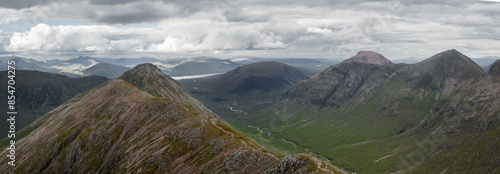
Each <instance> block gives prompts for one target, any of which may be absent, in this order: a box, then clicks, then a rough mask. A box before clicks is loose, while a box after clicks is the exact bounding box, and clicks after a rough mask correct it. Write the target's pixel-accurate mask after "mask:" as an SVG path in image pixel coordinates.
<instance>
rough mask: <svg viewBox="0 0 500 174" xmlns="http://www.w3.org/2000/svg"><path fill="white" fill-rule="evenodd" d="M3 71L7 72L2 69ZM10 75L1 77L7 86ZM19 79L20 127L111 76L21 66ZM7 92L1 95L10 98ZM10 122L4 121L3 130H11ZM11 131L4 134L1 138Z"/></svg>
mask: <svg viewBox="0 0 500 174" xmlns="http://www.w3.org/2000/svg"><path fill="white" fill-rule="evenodd" d="M0 74H7V72H6V71H1V72H0ZM7 80H8V78H7V75H5V76H1V77H0V82H1V84H3V86H7ZM15 80H16V83H15V86H14V87H15V88H16V90H15V91H16V92H15V96H16V107H17V109H16V110H17V111H18V114H19V117H18V119H17V121H16V128H17V130H21V128H24V127H25V126H27V125H29V124H31V123H32V122H33V121H35V120H36V119H37V118H39V117H41V116H42V115H45V114H46V113H48V112H49V111H50V110H52V109H54V108H56V107H57V106H59V105H61V104H62V103H64V102H66V101H67V100H69V99H70V98H72V97H74V96H76V95H78V94H80V93H82V92H85V91H87V90H89V89H92V88H94V87H96V86H98V85H100V84H102V83H104V82H106V81H107V80H108V79H107V78H105V77H101V76H87V77H80V78H69V77H66V76H63V75H56V74H51V73H46V72H39V71H30V70H17V71H16V78H15ZM7 95H8V93H7V92H1V93H0V98H5V99H6V98H7ZM8 111H9V110H8V109H7V107H0V112H2V113H7V112H8ZM8 126H9V125H8V124H0V131H1V132H7V131H8V129H9V128H8ZM5 137H7V134H0V138H5Z"/></svg>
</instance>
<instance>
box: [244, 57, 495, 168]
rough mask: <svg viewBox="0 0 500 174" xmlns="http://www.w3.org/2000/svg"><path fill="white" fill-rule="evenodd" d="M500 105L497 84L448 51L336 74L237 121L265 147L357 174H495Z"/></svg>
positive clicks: (345, 65) (339, 69)
mask: <svg viewBox="0 0 500 174" xmlns="http://www.w3.org/2000/svg"><path fill="white" fill-rule="evenodd" d="M499 99H500V84H499V81H498V78H497V77H495V76H493V75H489V74H486V73H485V72H484V71H483V70H482V69H481V68H480V67H478V66H477V64H475V63H474V62H472V61H471V60H470V58H468V57H467V56H465V55H463V54H462V53H460V52H458V51H457V50H448V51H444V52H441V53H437V54H436V55H434V56H432V57H430V58H428V59H426V60H424V61H422V62H420V63H417V64H389V65H378V64H369V63H361V62H349V61H346V62H342V63H339V64H336V65H332V66H330V67H328V68H327V69H325V70H324V71H322V72H320V73H318V74H317V75H315V76H312V77H310V78H308V79H305V80H303V81H301V82H299V83H298V84H296V85H295V86H294V87H293V88H292V89H290V90H289V91H287V92H286V93H285V94H284V95H283V96H282V98H281V99H280V101H279V102H278V103H276V104H274V105H272V106H270V107H267V108H264V109H262V110H260V111H257V112H255V113H253V114H249V115H248V116H240V117H237V118H238V119H240V120H241V121H242V122H243V123H245V124H248V125H252V126H253V127H258V128H260V130H261V131H262V132H268V133H269V134H268V135H269V136H267V137H266V136H262V135H261V133H253V134H251V135H252V136H255V137H260V138H261V141H259V142H261V143H266V142H272V143H274V144H273V145H279V146H280V147H283V148H288V149H300V148H302V149H305V150H304V151H308V152H313V153H317V154H319V155H321V156H325V157H326V158H327V159H329V160H330V161H331V162H334V163H335V164H336V165H339V166H341V167H342V168H344V169H346V170H349V171H354V172H360V173H362V172H363V173H388V172H393V173H447V172H448V173H455V172H461V171H469V172H471V173H491V172H494V171H496V170H498V169H497V168H498V166H499V165H498V164H500V161H499V160H498V158H496V157H495V156H498V155H499V154H498V153H499V152H500V151H499V150H498V149H499V148H500V146H498V145H497V144H498V142H499V139H498V138H497V137H499V136H500V129H499V128H500V124H498V123H500V121H499V119H500V118H498V116H499V114H500V109H498V108H500V106H499V104H500V101H499ZM250 133H251V132H250V131H249V134H250ZM275 139H281V140H287V141H289V142H293V143H294V145H293V146H289V145H288V146H287V145H283V144H279V143H275V141H274V142H273V140H275ZM299 147H300V148H299ZM339 154H343V155H347V156H349V157H345V156H343V155H339ZM470 161H476V162H475V163H471V162H470Z"/></svg>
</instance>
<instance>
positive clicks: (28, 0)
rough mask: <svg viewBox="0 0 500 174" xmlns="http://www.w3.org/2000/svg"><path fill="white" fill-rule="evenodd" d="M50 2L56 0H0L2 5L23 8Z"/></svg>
mask: <svg viewBox="0 0 500 174" xmlns="http://www.w3.org/2000/svg"><path fill="white" fill-rule="evenodd" d="M49 2H54V0H15V1H13V0H0V7H4V8H12V9H23V8H30V7H33V6H37V5H46V4H48V3H49Z"/></svg>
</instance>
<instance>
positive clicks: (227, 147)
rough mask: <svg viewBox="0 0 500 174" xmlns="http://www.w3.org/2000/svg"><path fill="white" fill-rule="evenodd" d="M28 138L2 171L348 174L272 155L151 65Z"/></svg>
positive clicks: (310, 160) (66, 109)
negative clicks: (11, 163)
mask: <svg viewBox="0 0 500 174" xmlns="http://www.w3.org/2000/svg"><path fill="white" fill-rule="evenodd" d="M23 131H24V132H25V133H26V134H28V133H29V134H28V135H27V136H25V137H22V138H21V139H20V140H18V141H17V144H16V145H17V147H18V148H17V151H16V154H22V155H19V156H17V157H16V164H17V165H16V166H15V167H11V166H9V165H1V166H0V170H1V171H7V170H8V171H11V172H13V173H79V172H81V173H343V171H341V170H339V169H337V168H336V167H334V166H332V165H331V164H329V163H326V162H322V161H320V160H318V159H316V158H314V157H311V156H310V155H306V154H298V155H289V156H284V155H279V154H275V153H271V152H269V151H268V150H266V149H264V148H263V147H261V146H260V145H259V144H256V143H255V142H253V141H252V140H250V139H248V138H247V137H245V136H244V135H243V134H241V133H240V132H238V131H236V130H234V129H233V128H231V127H230V126H228V125H226V123H225V122H224V121H222V120H220V119H219V118H218V117H217V116H216V115H214V114H213V113H212V112H211V111H210V110H208V109H206V108H205V107H204V106H203V105H201V104H200V103H199V102H198V101H196V100H195V99H194V98H192V97H191V96H189V94H188V93H187V92H185V91H184V90H183V89H182V88H181V87H180V86H178V85H177V82H176V81H175V80H173V79H171V78H170V77H168V76H166V75H165V74H163V73H162V72H161V70H160V69H158V68H157V67H156V66H154V65H152V64H142V65H138V66H136V67H134V68H133V69H131V70H129V71H127V72H125V73H124V74H123V75H122V76H121V77H120V78H118V79H114V80H111V81H109V82H107V83H105V84H104V85H101V86H99V87H97V88H94V89H92V90H91V91H88V92H85V93H82V94H80V95H78V96H77V97H75V98H72V99H71V100H69V101H67V102H66V103H64V104H62V105H61V106H59V107H58V108H56V109H54V110H52V111H51V112H50V113H49V114H47V115H44V116H43V117H42V118H40V119H38V120H37V121H36V122H34V123H33V124H31V125H30V128H29V129H24V130H23ZM6 153H8V151H2V152H1V154H0V155H2V156H6ZM7 160H8V158H2V160H0V161H1V162H2V163H4V164H6V163H7Z"/></svg>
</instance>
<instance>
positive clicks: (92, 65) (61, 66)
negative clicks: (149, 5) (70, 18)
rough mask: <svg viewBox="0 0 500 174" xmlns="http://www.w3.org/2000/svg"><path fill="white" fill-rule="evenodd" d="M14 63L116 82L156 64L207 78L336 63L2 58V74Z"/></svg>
mask: <svg viewBox="0 0 500 174" xmlns="http://www.w3.org/2000/svg"><path fill="white" fill-rule="evenodd" d="M10 59H14V60H16V62H17V64H16V65H17V68H18V69H20V70H35V71H42V72H50V73H57V74H62V75H66V76H69V77H82V76H89V75H100V76H105V77H107V78H110V79H112V78H116V77H118V76H120V75H121V74H122V73H124V72H125V71H127V70H129V69H130V68H131V67H134V66H136V65H138V64H142V63H152V64H154V65H156V66H158V68H160V69H161V70H162V71H163V72H164V73H166V74H168V75H170V76H188V75H203V74H214V73H225V72H228V71H230V70H233V69H235V68H237V67H238V66H241V65H245V64H248V63H255V62H260V61H264V60H267V61H269V60H274V61H278V62H282V63H285V64H289V65H293V66H299V67H301V68H304V69H308V70H310V71H314V72H319V71H321V70H323V69H324V68H325V67H327V66H329V65H331V64H332V63H336V62H337V61H332V60H328V59H304V58H289V59H286V58H284V59H277V58H269V59H266V58H245V59H233V60H236V63H235V62H233V61H231V60H230V59H217V58H210V57H196V58H191V59H167V60H159V59H155V58H150V57H143V58H119V59H114V58H94V57H88V56H80V57H77V58H73V59H69V60H57V59H55V60H47V61H37V60H34V59H29V58H21V57H15V56H10V57H2V59H0V70H6V67H7V60H10Z"/></svg>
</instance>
